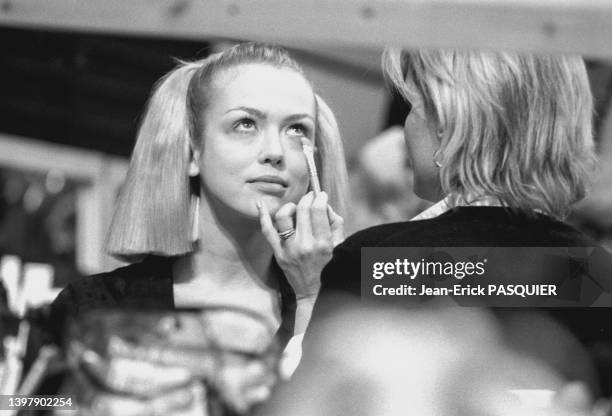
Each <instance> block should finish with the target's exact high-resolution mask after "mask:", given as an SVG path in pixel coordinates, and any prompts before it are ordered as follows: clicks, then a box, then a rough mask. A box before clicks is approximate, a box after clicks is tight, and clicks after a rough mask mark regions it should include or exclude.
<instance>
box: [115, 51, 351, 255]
mask: <svg viewBox="0 0 612 416" xmlns="http://www.w3.org/2000/svg"><path fill="white" fill-rule="evenodd" d="M250 63H261V64H267V65H271V66H273V67H276V68H287V69H291V70H294V71H296V72H298V73H300V74H302V75H304V74H303V71H302V69H301V68H300V66H299V65H298V64H297V62H295V61H294V60H293V59H292V58H291V57H290V55H289V54H288V53H287V51H286V50H284V49H283V48H280V47H277V46H272V45H265V44H259V43H242V44H238V45H236V46H234V47H232V48H229V49H228V50H225V51H224V52H221V53H217V54H214V55H211V56H209V57H207V58H205V59H202V60H199V61H196V62H181V63H180V64H179V65H178V66H177V67H176V68H175V69H174V70H173V71H171V72H170V73H168V74H167V75H166V76H164V77H163V78H162V79H160V80H159V81H158V83H157V84H156V85H155V87H154V89H153V93H152V95H151V97H150V99H149V102H148V105H147V108H146V110H145V112H144V115H143V118H142V121H141V124H140V128H139V130H138V136H137V140H136V146H135V148H134V152H133V154H132V159H131V161H130V167H129V170H128V175H127V179H126V181H125V184H124V185H123V188H122V190H121V193H120V196H119V199H118V202H117V206H116V209H115V213H114V216H113V220H112V223H111V227H110V231H109V236H108V240H107V250H108V252H109V253H110V254H112V255H114V256H116V257H119V258H121V259H124V260H135V259H138V258H139V257H142V255H145V254H159V255H165V256H175V255H180V254H185V253H188V252H191V251H192V250H193V242H192V239H191V228H192V213H191V207H190V205H191V203H190V201H191V199H192V196H193V193H194V189H192V188H193V187H192V186H191V184H190V177H189V161H190V158H191V155H190V152H191V150H190V149H191V145H196V146H197V145H200V143H198V142H199V141H200V139H201V138H202V129H201V126H202V125H203V124H202V120H201V117H202V115H203V113H204V110H205V108H206V105H207V99H208V96H207V92H208V90H209V88H210V85H211V83H212V81H213V79H214V77H215V75H216V74H218V73H219V72H220V71H222V70H226V69H227V68H230V67H236V66H238V65H242V64H250ZM313 94H314V92H313ZM316 106H317V109H316V110H317V123H316V124H317V127H316V134H315V145H316V148H317V152H316V153H315V160H316V163H317V165H318V166H317V167H318V169H319V177H320V180H321V187H322V189H323V190H324V191H326V192H327V193H328V194H329V201H330V205H331V206H332V207H333V208H334V210H336V211H337V212H338V213H339V214H340V215H342V216H344V215H345V213H346V210H345V206H346V201H347V198H348V195H347V189H348V179H347V173H346V164H345V159H344V150H343V146H342V141H341V138H340V131H339V129H338V125H337V123H336V119H335V117H334V114H333V112H332V111H331V110H330V108H329V107H328V106H327V104H326V103H325V102H324V101H323V99H322V98H321V97H320V96H318V95H316ZM197 186H199V185H197Z"/></svg>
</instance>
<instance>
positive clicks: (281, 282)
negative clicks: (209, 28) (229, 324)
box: [51, 43, 347, 346]
mask: <svg viewBox="0 0 612 416" xmlns="http://www.w3.org/2000/svg"><path fill="white" fill-rule="evenodd" d="M313 146H314V147H315V148H316V153H315V155H314V157H315V164H316V169H318V171H319V172H318V176H319V177H320V181H321V182H320V189H322V191H319V192H315V190H316V189H317V188H319V184H316V185H315V184H313V183H312V181H314V180H318V178H316V176H317V172H316V171H315V168H314V167H311V168H310V169H309V166H308V164H307V160H306V156H305V152H304V149H303V147H310V150H312V147H313ZM306 150H309V149H306ZM346 190H347V174H346V168H345V161H344V153H343V148H342V143H341V138H340V134H339V130H338V127H337V124H336V121H335V117H334V115H333V113H332V112H331V110H330V109H329V107H328V106H327V105H326V104H325V102H324V101H323V100H322V99H321V98H320V97H319V96H318V95H316V94H315V92H314V91H313V87H312V85H311V84H310V82H309V81H308V80H307V79H306V77H305V75H304V73H303V71H302V69H301V68H300V66H299V65H298V64H297V63H296V62H295V61H294V60H293V59H292V58H291V57H290V56H289V55H288V53H287V52H286V51H285V50H283V49H282V48H279V47H275V46H269V45H263V44H257V43H244V44H238V45H236V46H234V47H231V48H229V49H227V50H225V51H223V52H221V53H216V54H214V55H211V56H209V57H207V58H205V59H203V60H200V61H196V62H185V63H181V64H180V65H178V66H177V67H176V68H175V69H174V70H173V71H172V72H170V73H169V74H167V75H166V76H165V77H163V78H162V79H161V80H160V81H159V82H158V84H157V85H156V87H155V88H154V91H153V94H152V96H151V98H150V101H149V103H148V107H147V109H146V111H145V113H144V116H143V119H142V122H141V125H140V129H139V132H138V138H137V142H136V147H135V149H134V152H133V155H132V159H131V163H130V168H129V172H128V176H127V180H126V181H125V184H124V186H123V188H122V190H121V194H120V196H119V200H118V203H117V207H116V211H115V214H114V218H113V221H112V225H111V229H110V235H109V238H108V250H109V252H110V253H111V254H113V255H114V256H116V257H118V258H120V259H124V260H127V261H129V262H131V263H132V264H130V265H128V266H126V267H122V268H119V269H117V270H114V271H111V272H108V273H103V274H100V275H96V276H91V277H88V278H85V279H82V280H79V281H77V282H74V283H71V284H70V285H68V286H67V287H66V288H65V289H64V290H63V291H62V292H61V293H60V294H59V296H58V297H57V299H56V300H55V301H54V303H53V305H52V313H51V316H52V319H51V321H52V322H54V323H55V324H56V325H57V327H56V328H55V333H56V334H60V333H61V328H60V325H61V324H62V323H63V322H64V320H65V318H67V317H71V316H72V317H74V316H78V315H79V314H81V313H83V312H85V311H87V310H91V309H93V308H98V307H105V306H111V307H135V308H149V307H153V308H165V309H168V308H170V309H172V308H179V307H206V306H221V307H223V306H228V307H238V308H242V309H246V310H249V311H252V312H254V313H256V314H258V315H259V316H262V317H264V318H265V319H267V320H268V321H269V322H270V324H271V325H272V327H274V328H277V336H278V338H279V339H280V341H281V345H283V346H284V345H286V344H287V342H288V341H289V339H290V338H292V337H293V336H294V335H299V334H301V333H303V332H304V331H305V328H306V325H307V324H308V321H309V319H310V314H311V311H312V307H313V305H314V300H315V298H316V296H317V293H318V290H319V287H320V282H319V278H320V273H321V270H322V269H323V267H324V265H325V264H326V263H327V262H328V261H329V259H330V258H331V253H332V250H333V247H334V246H335V245H336V244H338V243H339V242H341V241H342V240H343V219H342V215H343V214H344V205H345V203H346Z"/></svg>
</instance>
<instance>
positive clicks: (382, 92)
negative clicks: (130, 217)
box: [0, 2, 612, 296]
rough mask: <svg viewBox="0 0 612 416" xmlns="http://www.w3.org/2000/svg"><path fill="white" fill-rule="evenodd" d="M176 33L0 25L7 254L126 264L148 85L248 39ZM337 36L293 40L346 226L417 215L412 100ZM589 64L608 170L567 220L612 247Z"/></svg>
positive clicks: (1, 201)
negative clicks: (117, 251)
mask: <svg viewBox="0 0 612 416" xmlns="http://www.w3.org/2000/svg"><path fill="white" fill-rule="evenodd" d="M6 4H9V5H10V4H12V3H11V2H8V3H6ZM6 4H5V5H6ZM3 7H5V6H3ZM5 12H7V10H6V8H5V9H3V10H2V13H5ZM229 12H231V10H230V9H228V13H229ZM361 12H362V13H363V16H362V17H363V18H364V19H371V18H372V17H371V16H369V15H368V11H367V9H361ZM370 12H371V13H375V10H374V9H372V10H370ZM175 35H176V33H174V35H173V36H164V35H163V31H158V32H157V33H155V34H154V35H152V34H151V33H147V34H139V33H129V34H125V33H124V34H121V33H120V32H117V31H113V30H108V31H104V30H101V31H100V30H97V31H95V32H91V31H79V30H74V29H73V28H68V29H65V30H63V29H61V28H60V29H57V28H54V29H53V30H49V29H46V28H45V26H44V25H40V26H38V25H35V24H28V25H23V27H20V25H8V26H1V25H0V51H1V53H0V91H1V94H0V255H1V256H6V255H14V256H17V257H16V258H17V259H19V261H21V262H27V263H43V264H47V265H51V267H52V270H53V279H52V282H53V286H54V287H55V288H59V287H63V286H64V285H65V284H66V283H68V282H69V281H70V280H72V279H76V278H78V277H80V276H82V275H84V274H90V273H95V272H99V271H103V270H107V269H109V268H111V267H114V266H116V265H117V264H118V263H117V262H116V261H115V260H113V259H111V258H110V257H109V256H106V255H105V253H104V249H103V247H104V240H105V235H106V231H107V227H108V224H109V221H110V218H111V216H112V212H113V205H114V201H115V198H116V196H117V193H118V191H119V189H120V187H121V184H122V181H123V178H124V176H125V173H126V169H127V164H128V159H129V156H130V153H131V150H132V148H133V145H134V139H135V133H136V129H137V126H138V121H139V117H140V115H141V112H142V110H143V108H144V105H145V102H146V100H147V98H148V95H149V92H150V90H151V87H152V86H153V84H154V82H155V81H156V80H157V79H158V78H160V77H161V76H162V75H163V74H164V73H166V72H167V71H168V70H170V69H171V68H172V67H173V66H174V64H175V60H176V59H187V60H189V59H195V58H201V57H204V56H206V55H208V54H210V53H211V52H214V51H216V50H218V49H219V48H223V47H226V46H227V45H228V44H231V43H232V42H234V41H238V40H248V39H246V38H240V39H236V38H232V39H225V38H219V37H210V40H202V39H197V40H193V39H191V38H193V36H191V37H186V38H185V39H181V38H180V37H177V36H175ZM333 40H334V39H330V41H331V42H330V43H329V44H327V45H325V46H324V47H322V46H321V44H320V43H313V44H308V43H307V42H306V43H305V42H301V43H299V42H298V43H296V42H289V43H288V45H289V49H290V50H291V52H292V53H293V54H294V56H295V57H296V58H297V60H298V61H299V62H300V63H302V64H303V65H304V67H305V69H306V72H307V73H308V76H309V78H310V79H311V80H312V81H313V82H314V84H315V88H316V89H317V90H318V92H319V93H320V94H321V95H322V96H323V97H324V98H325V99H326V100H327V101H328V103H329V104H330V106H331V107H332V109H333V110H334V112H335V114H336V116H337V118H338V121H339V125H340V129H341V131H342V134H343V138H344V143H345V151H346V157H347V161H348V165H349V169H350V173H351V174H350V178H351V181H352V183H351V191H352V196H351V198H352V201H351V203H350V206H351V207H353V209H352V211H351V217H349V218H348V219H347V228H348V232H349V233H351V232H354V231H356V230H358V229H362V228H364V227H368V226H371V225H376V224H379V223H382V222H390V221H400V220H405V219H409V218H410V217H412V216H413V215H415V214H416V213H417V212H419V211H420V210H422V209H424V208H425V207H426V206H427V203H425V202H424V201H421V200H420V199H418V198H417V197H416V196H415V195H414V194H413V193H412V190H411V182H412V175H411V170H410V166H409V165H408V163H407V159H406V155H405V146H404V144H403V135H402V130H401V125H402V124H403V121H404V118H405V114H406V109H405V107H404V105H403V103H402V101H401V100H400V99H399V98H398V97H396V96H393V95H392V94H391V93H390V92H389V91H388V90H387V88H386V86H385V82H384V79H383V76H382V72H381V70H380V53H381V51H382V48H381V47H375V46H372V45H363V47H358V46H355V45H346V44H343V43H342V42H338V43H337V44H336V43H334V42H333ZM279 42H280V43H281V44H283V39H282V36H281V38H280V39H279ZM296 45H297V46H296ZM587 64H588V70H589V75H590V79H591V86H592V89H593V93H594V96H595V100H596V103H595V104H596V110H597V111H596V114H595V126H596V141H597V146H598V153H599V154H600V157H601V160H602V168H601V171H600V172H599V173H598V176H597V177H594V178H593V179H594V184H593V187H592V191H591V193H590V194H589V197H588V198H587V199H586V200H585V201H583V202H581V203H580V204H579V205H578V206H577V207H576V209H575V211H574V212H573V214H572V216H571V218H570V220H571V222H572V223H574V224H575V225H576V226H577V227H579V228H581V229H583V230H585V231H586V232H587V233H589V234H590V235H592V236H594V237H595V238H596V239H597V240H598V241H601V242H603V244H604V245H607V247H611V248H612V104H611V102H612V60H610V61H608V60H606V59H588V60H587ZM55 290H56V289H55ZM49 296H52V294H50V295H49Z"/></svg>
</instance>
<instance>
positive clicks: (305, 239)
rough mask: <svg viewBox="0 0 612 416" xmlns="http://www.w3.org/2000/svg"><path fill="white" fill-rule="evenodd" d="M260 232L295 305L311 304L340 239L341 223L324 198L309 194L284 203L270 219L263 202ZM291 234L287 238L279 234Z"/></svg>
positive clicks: (325, 196)
mask: <svg viewBox="0 0 612 416" xmlns="http://www.w3.org/2000/svg"><path fill="white" fill-rule="evenodd" d="M258 209H259V219H260V222H261V229H262V231H263V234H264V236H265V237H266V239H267V241H268V243H269V244H270V245H271V246H272V249H273V250H274V256H275V257H276V261H277V262H278V264H279V266H280V267H281V269H282V270H283V272H284V273H285V275H286V276H287V280H288V281H289V283H290V284H291V286H292V288H293V290H294V292H295V294H296V298H297V300H298V302H300V301H301V300H305V299H309V300H312V301H314V299H315V298H316V296H317V294H318V292H319V288H320V286H321V281H320V276H321V272H322V271H323V267H325V265H326V264H327V262H328V261H329V260H330V259H331V257H332V251H333V249H334V247H335V246H336V245H338V244H339V243H341V242H342V241H343V239H344V228H343V223H344V221H343V219H342V217H341V216H340V215H338V214H336V213H335V212H334V211H333V209H332V208H331V207H330V206H329V205H328V196H327V194H326V193H325V192H319V193H318V194H317V195H316V196H315V195H314V193H313V192H309V193H307V194H306V195H304V196H303V197H302V199H301V200H300V201H299V202H298V204H297V205H296V204H294V203H287V204H285V205H283V206H282V207H280V208H279V210H278V211H277V212H276V214H275V215H274V219H272V217H271V216H270V213H269V211H268V208H267V207H266V205H265V203H263V201H260V203H259V204H258ZM289 230H295V233H294V234H291V235H290V236H289V237H288V238H281V236H280V235H279V233H286V232H287V231H289Z"/></svg>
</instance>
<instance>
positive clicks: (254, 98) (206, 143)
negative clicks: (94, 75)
mask: <svg viewBox="0 0 612 416" xmlns="http://www.w3.org/2000/svg"><path fill="white" fill-rule="evenodd" d="M207 94H208V100H207V101H208V106H207V108H206V109H205V110H204V114H203V117H202V119H203V123H204V129H203V132H204V137H202V138H200V140H201V147H200V148H201V155H200V157H199V158H198V159H199V163H198V165H199V171H200V177H201V178H202V181H203V184H204V187H205V188H206V191H208V195H209V196H211V197H213V198H215V199H216V200H217V201H218V202H221V203H222V204H223V205H224V206H225V207H227V208H230V209H232V210H234V211H235V212H237V213H238V214H239V215H242V216H246V217H252V218H256V217H257V207H256V202H257V201H259V200H263V201H264V202H265V204H266V205H267V207H268V209H269V210H270V211H271V212H272V213H274V212H276V210H277V209H278V208H280V206H281V205H283V204H285V203H287V202H294V203H297V202H298V201H299V200H300V198H301V197H302V196H303V195H304V194H305V193H306V192H307V190H308V184H309V176H308V167H307V165H306V160H305V157H304V155H303V153H302V144H301V138H302V137H303V136H305V137H308V138H309V139H311V140H313V141H314V133H315V98H314V93H313V90H312V87H311V86H310V85H309V84H308V82H307V81H306V80H305V79H304V77H303V76H302V75H300V74H299V73H297V72H295V71H293V70H291V69H286V68H282V69H280V68H276V67H273V66H271V65H267V64H243V65H239V66H235V67H231V68H228V69H226V70H223V71H221V72H220V73H219V74H217V75H216V76H215V77H214V79H213V82H212V88H211V91H209V92H207Z"/></svg>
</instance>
